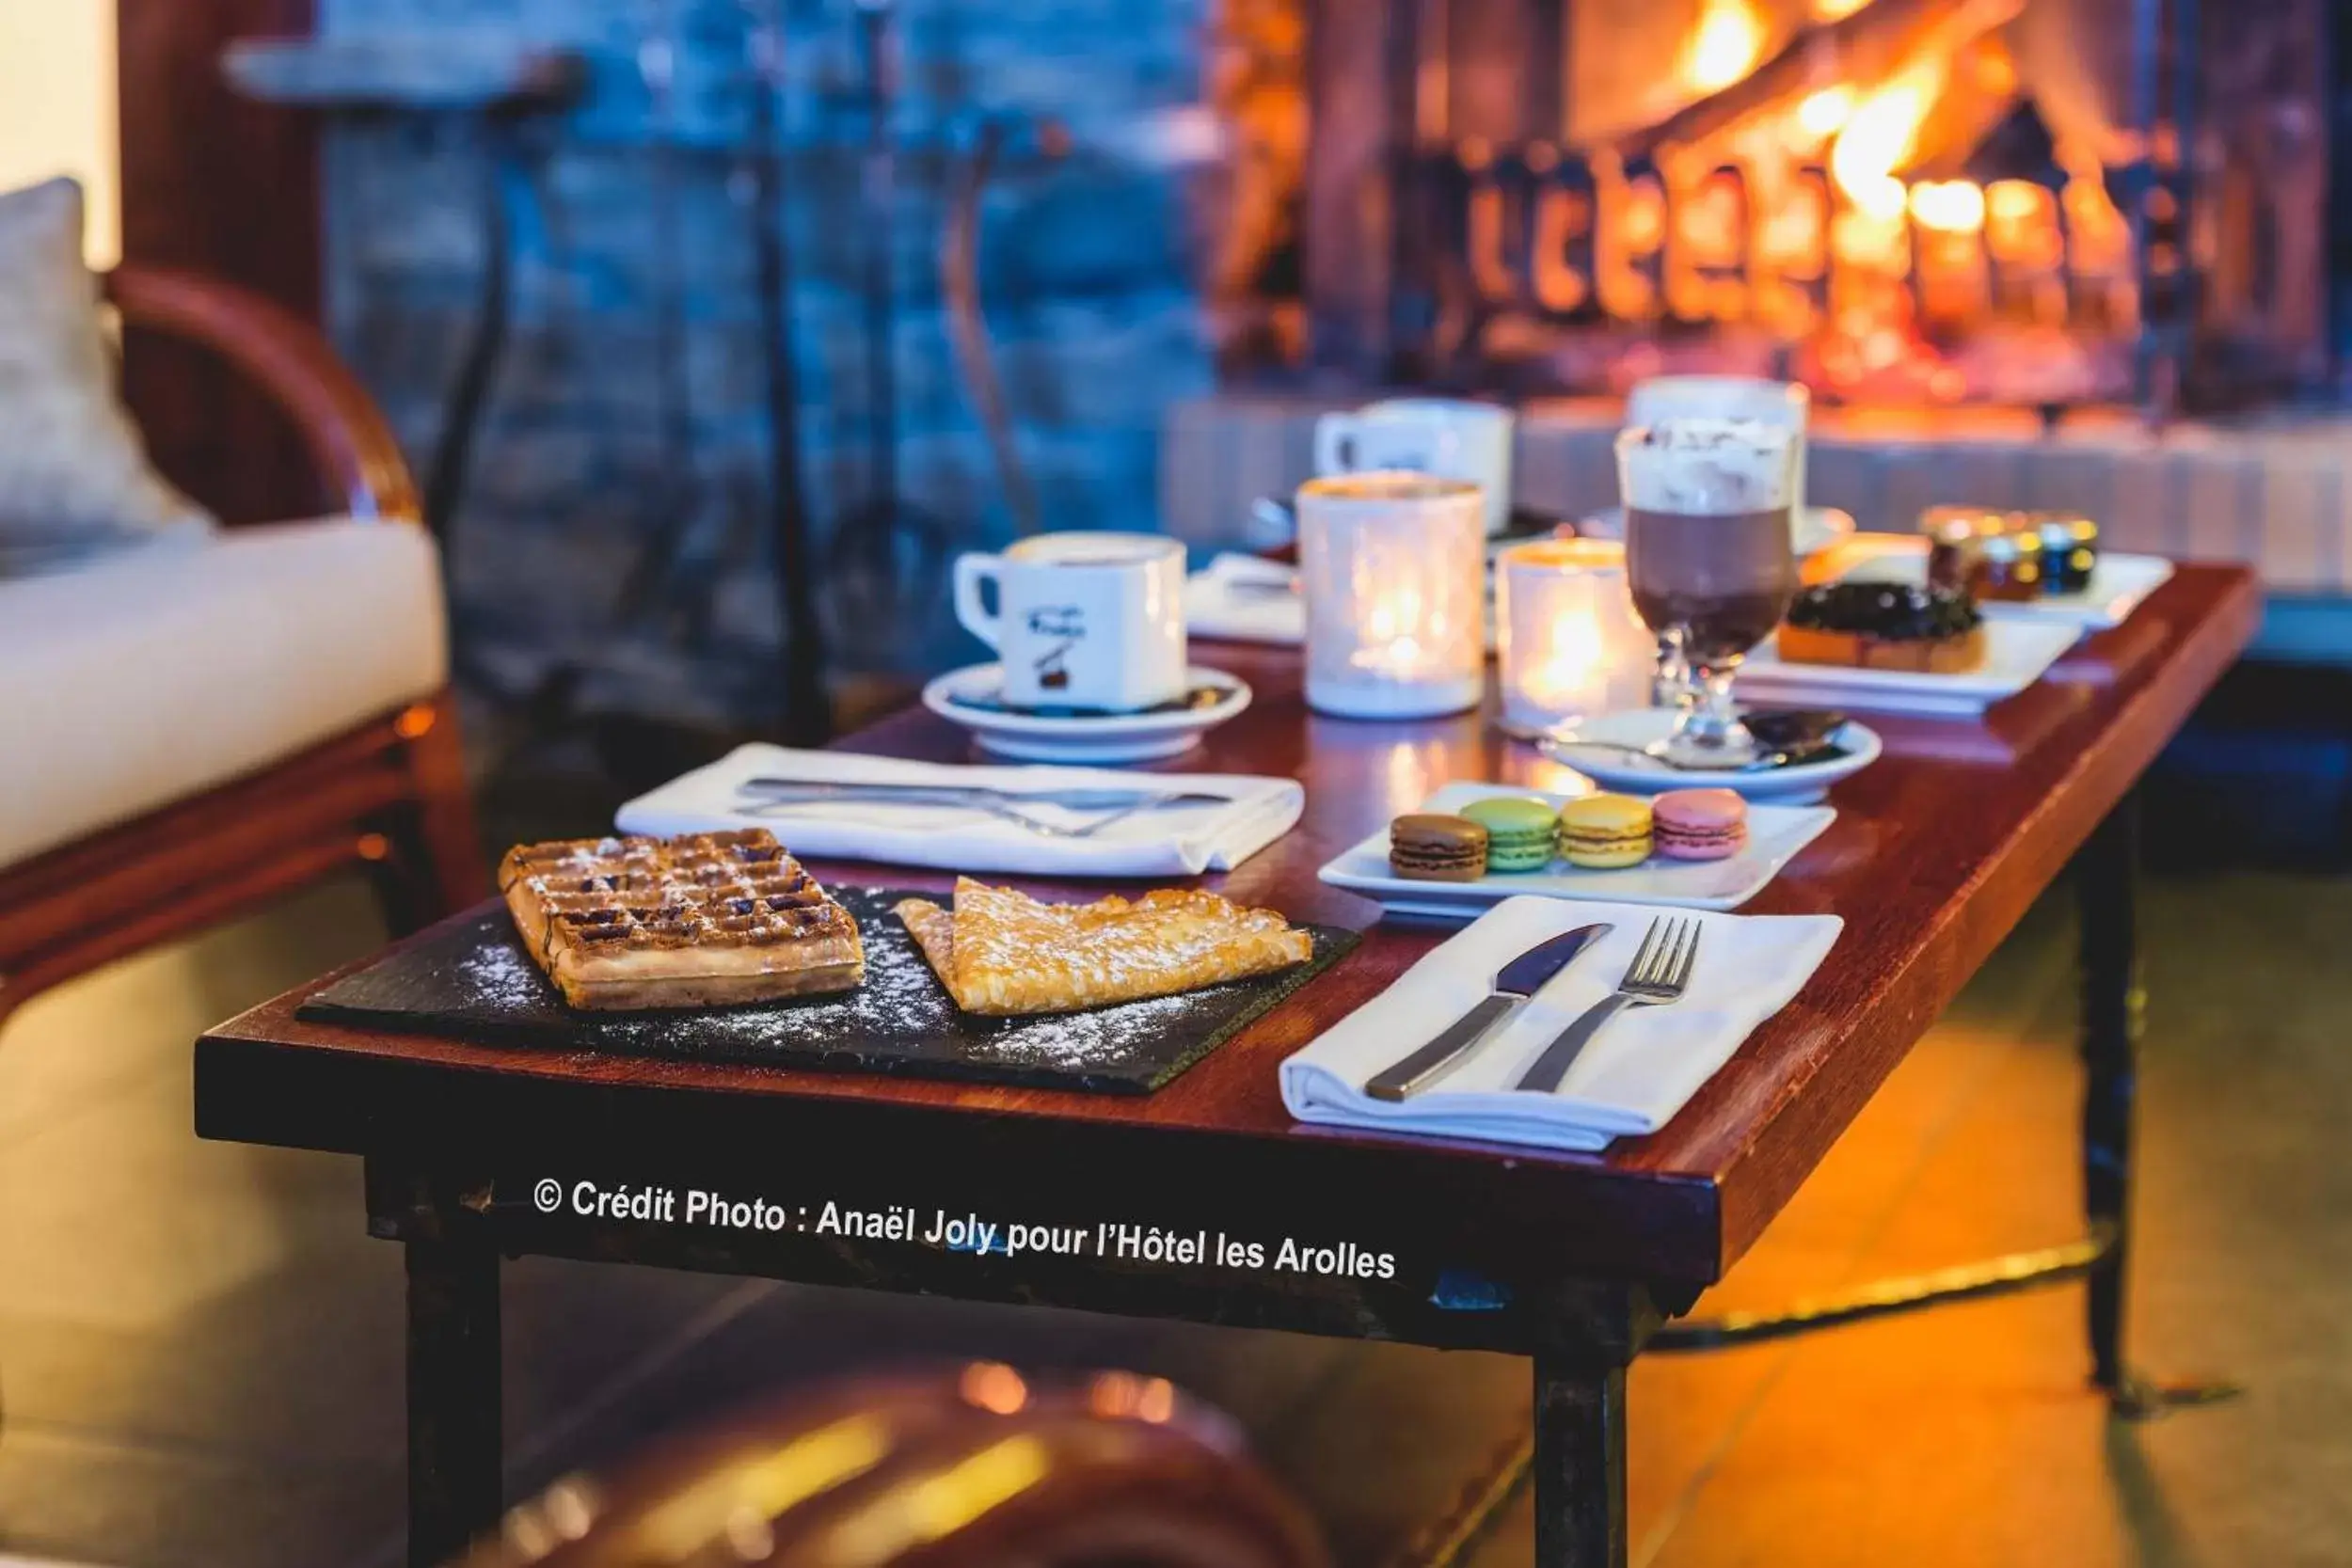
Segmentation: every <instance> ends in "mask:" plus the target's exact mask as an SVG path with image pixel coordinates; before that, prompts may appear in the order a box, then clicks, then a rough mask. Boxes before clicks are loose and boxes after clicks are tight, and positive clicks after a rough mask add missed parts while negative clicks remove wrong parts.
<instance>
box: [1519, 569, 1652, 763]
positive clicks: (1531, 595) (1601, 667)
mask: <svg viewBox="0 0 2352 1568" xmlns="http://www.w3.org/2000/svg"><path fill="white" fill-rule="evenodd" d="M1495 651H1496V657H1497V660H1498V664H1499V667H1500V670H1501V683H1502V720H1501V722H1502V728H1503V729H1504V730H1505V731H1506V732H1508V733H1509V734H1512V735H1516V736H1524V737H1530V738H1533V737H1534V736H1547V735H1561V734H1565V733H1566V732H1567V731H1569V730H1571V729H1573V728H1574V727H1575V725H1576V724H1577V722H1578V721H1581V720H1584V719H1589V718H1592V717H1593V716H1594V715H1596V714H1601V713H1608V712H1613V711H1614V710H1616V709H1619V708H1628V707H1642V706H1645V705H1647V702H1648V694H1649V686H1650V673H1651V667H1652V665H1653V664H1654V663H1655V662H1656V659H1657V657H1658V641H1657V639H1656V638H1655V637H1654V636H1652V635H1651V633H1650V630H1649V628H1648V627H1647V626H1644V625H1643V624H1642V618H1641V616H1640V615H1639V614H1638V613H1636V611H1635V610H1634V608H1633V596H1632V594H1631V593H1630V592H1629V590H1628V589H1627V586H1626V575H1625V546H1622V545H1618V544H1613V543H1608V542H1604V541H1601V540H1597V539H1541V540H1535V541H1533V542H1531V543H1529V544H1525V545H1514V546H1511V547H1510V548H1509V549H1507V550H1504V551H1503V552H1502V555H1501V556H1499V557H1498V558H1497V559H1496V561H1495Z"/></svg>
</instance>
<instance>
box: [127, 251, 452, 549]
mask: <svg viewBox="0 0 2352 1568" xmlns="http://www.w3.org/2000/svg"><path fill="white" fill-rule="evenodd" d="M105 289H106V297H107V299H108V300H110V301H111V302H113V304H114V306H115V308H116V309H119V311H121V313H122V323H123V326H124V327H125V329H126V330H127V329H138V330H142V331H152V332H162V333H166V334H168V335H170V336H172V337H176V338H182V339H185V340H187V341H191V342H195V343H199V344H201V345H202V346H204V347H205V348H208V349H210V350H212V351H213V352H214V353H215V354H217V355H219V356H221V358H223V359H224V360H226V361H228V362H229V363H230V365H233V366H234V367H235V368H236V369H237V370H239V371H240V372H243V373H244V374H245V375H246V377H247V378H248V379H250V380H251V381H252V382H253V383H254V384H255V385H256V386H258V387H259V388H261V389H262V391H263V392H264V393H266V394H267V395H268V397H269V399H270V401H271V402H272V403H273V404H276V405H277V406H278V408H279V409H280V410H281V411H283V412H284V414H285V415H286V417H287V419H288V420H290V421H292V423H293V425H294V431H295V433H296V434H297V435H298V436H300V437H301V440H302V445H303V447H304V449H305V450H306V451H308V452H309V453H310V461H311V462H312V464H313V465H315V466H316V467H317V469H318V473H319V478H320V480H321V481H322V483H325V484H326V487H327V489H328V491H329V492H330V493H331V494H332V495H334V496H335V497H337V498H338V499H339V500H340V502H341V505H342V510H343V511H345V512H347V513H349V514H350V515H352V516H355V517H362V518H369V519H379V518H380V519H396V520H400V521H405V522H420V521H421V520H422V519H423V515H424V511H423V507H422V506H421V503H420V502H419V499H418V496H417V483H416V480H415V478H414V477H413V476H412V475H411V474H410V473H409V471H408V460H407V459H406V458H405V457H404V456H403V455H401V451H400V443H399V442H398V441H397V440H396V439H394V438H393V436H392V430H391V426H390V425H389V424H388V423H386V422H385V420H384V415H383V412H382V410H380V409H378V408H377V407H376V405H375V400H374V399H373V398H372V397H370V396H369V395H368V392H367V388H364V387H362V386H360V385H359V382H358V378H357V377H356V376H354V375H353V374H352V373H351V372H350V370H349V369H348V368H347V367H345V365H344V364H343V362H342V359H341V358H339V357H338V356H336V353H335V351H334V349H333V348H332V347H331V346H330V345H329V344H328V343H327V341H326V339H325V338H324V337H322V336H321V335H320V334H319V332H318V330H317V328H315V327H313V326H311V325H310V323H308V322H306V321H304V320H303V319H302V318H301V317H299V316H297V315H295V314H294V312H293V311H291V310H288V309H285V308H284V307H283V306H281V305H278V304H277V303H276V302H275V301H272V300H269V299H264V298H263V297H262V296H261V295H259V294H256V293H250V292H248V291H246V290H245V289H241V288H238V287H237V286H235V285H234V284H230V283H223V282H221V281H219V280H218V279H217V278H211V277H204V276H202V275H201V274H199V273H194V272H185V271H182V270H180V269H177V268H172V267H153V266H144V265H139V264H135V263H126V264H124V265H122V266H119V267H117V268H115V269H114V270H113V271H112V272H110V273H108V274H107V275H106V277H105Z"/></svg>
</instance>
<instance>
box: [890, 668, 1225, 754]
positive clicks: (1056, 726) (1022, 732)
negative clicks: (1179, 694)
mask: <svg viewBox="0 0 2352 1568" xmlns="http://www.w3.org/2000/svg"><path fill="white" fill-rule="evenodd" d="M1184 684H1185V687H1186V689H1187V691H1188V695H1187V697H1186V698H1185V699H1184V701H1182V702H1181V703H1180V704H1178V705H1172V706H1169V707H1167V708H1151V709H1147V710H1145V711H1144V712H1141V713H1087V714H1074V713H1073V714H1048V713H1034V712H1027V711H1024V710H1022V709H1017V708H1009V707H1005V706H1002V705H1000V703H999V700H998V697H997V693H998V692H1000V691H1001V690H1003V689H1004V668H1003V666H1001V665H997V664H973V665H967V666H965V667H964V668H963V669H961V670H950V671H949V672H947V673H946V674H944V675H941V676H940V677H938V678H937V679H936V680H934V681H932V682H931V683H930V685H928V686H926V687H925V688H923V705H924V706H925V707H927V708H930V710H931V711H932V712H933V713H936V714H938V715H939V716H940V717H941V718H942V719H945V720H946V721H948V722H949V723H951V724H958V725H961V726H962V727H963V728H964V729H966V730H969V731H971V732H972V738H973V740H974V741H975V742H976V743H977V744H978V746H979V748H980V750H982V751H984V752H994V753H995V754H996V755H998V756H1003V757H1018V758H1020V759H1021V760H1022V761H1024V762H1070V763H1114V762H1155V761H1158V760H1159V759H1161V758H1163V757H1173V756H1182V755H1183V754H1184V752H1189V751H1191V750H1192V749H1193V748H1194V747H1195V746H1198V745H1200V737H1201V736H1204V735H1206V734H1207V733H1208V732H1209V731H1211V730H1213V729H1215V728H1216V726H1217V725H1219V724H1222V723H1223V722H1225V721H1227V720H1228V719H1231V718H1232V717H1233V715H1235V714H1237V713H1239V712H1240V711H1241V710H1242V709H1244V708H1246V707H1248V705H1249V696H1250V693H1249V686H1248V682H1246V681H1244V680H1242V678H1241V677H1240V676H1238V675H1229V674H1226V673H1224V672H1222V671H1219V670H1206V669H1202V668H1201V667H1200V666H1199V665H1194V666H1192V667H1191V668H1190V669H1187V670H1186V671H1185V672H1184Z"/></svg>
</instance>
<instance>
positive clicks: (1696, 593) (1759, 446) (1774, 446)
mask: <svg viewBox="0 0 2352 1568" xmlns="http://www.w3.org/2000/svg"><path fill="white" fill-rule="evenodd" d="M1801 450H1802V447H1801V443H1800V440H1799V438H1798V437H1796V436H1795V435H1794V433H1793V432H1791V431H1789V430H1788V429H1787V428H1785V427H1778V426H1774V425H1771V424H1767V423H1764V422H1761V421H1758V420H1721V419H1703V418H1682V419H1667V420H1661V421H1660V422H1658V423H1657V424H1654V425H1637V426H1634V427H1632V428H1630V429H1628V430H1626V431H1624V432H1622V433H1620V434H1619V436H1618V437H1617V483H1618V487H1619V490H1620V493H1621V495H1622V497H1623V499H1624V503H1625V549H1626V576H1627V580H1628V584H1629V587H1630V588H1631V589H1632V591H1633V605H1634V608H1635V609H1636V610H1639V611H1640V612H1641V616H1642V619H1643V621H1644V622H1645V624H1647V626H1649V628H1650V630H1651V631H1653V632H1656V633H1657V634H1658V635H1659V637H1660V640H1661V642H1662V643H1667V644H1670V645H1672V646H1675V647H1678V648H1679V649H1680V651H1681V653H1682V656H1683V657H1685V658H1686V659H1688V660H1689V664H1690V669H1691V673H1692V681H1693V685H1694V687H1695V691H1694V694H1693V699H1692V702H1690V703H1689V704H1687V705H1684V707H1683V708H1682V711H1681V712H1680V713H1679V714H1678V715H1677V717H1676V720H1675V728H1674V734H1673V735H1672V736H1669V737H1668V739H1667V740H1666V741H1665V743H1664V744H1663V746H1662V748H1661V754H1662V755H1663V756H1665V758H1666V759H1667V760H1668V761H1670V762H1674V763H1677V764H1678V765H1680V766H1683V767H1687V768H1741V767H1745V766H1746V765H1747V764H1749V763H1751V762H1753V761H1755V760H1756V757H1757V756H1758V755H1759V754H1760V748H1758V746H1757V745H1756V737H1755V736H1752V735H1750V734H1749V733H1748V728H1747V726H1746V725H1745V724H1743V723H1741V722H1740V715H1739V710H1738V709H1737V708H1736V707H1735V706H1734V705H1733V704H1732V700H1731V682H1732V677H1733V676H1734V675H1736V674H1737V673H1739V670H1740V664H1741V662H1742V661H1744V660H1745V659H1746V657H1747V655H1748V650H1750V649H1751V648H1753V647H1755V646H1756V644H1757V643H1758V642H1761V641H1764V639H1765V638H1766V637H1767V636H1769V635H1770V634H1771V632H1772V628H1773V627H1774V626H1778V625H1779V624H1780V620H1781V617H1782V616H1783V615H1784V614H1785V613H1787V611H1788V601H1789V600H1790V599H1791V598H1793V597H1795V595H1796V592H1797V561H1796V554H1795V551H1794V550H1793V549H1792V547H1791V546H1790V543H1789V519H1790V515H1791V511H1792V508H1793V507H1794V505H1795V503H1796V487H1797V473H1798V467H1797V454H1798V452H1799V451H1801Z"/></svg>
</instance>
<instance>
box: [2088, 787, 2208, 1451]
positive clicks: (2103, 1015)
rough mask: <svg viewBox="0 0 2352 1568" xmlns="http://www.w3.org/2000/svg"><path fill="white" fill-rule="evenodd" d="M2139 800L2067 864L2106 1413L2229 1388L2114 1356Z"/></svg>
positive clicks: (2135, 1412)
mask: <svg viewBox="0 0 2352 1568" xmlns="http://www.w3.org/2000/svg"><path fill="white" fill-rule="evenodd" d="M2138 870H2139V797H2138V795H2137V793H2134V794H2131V795H2126V796H2125V797H2123V799H2122V801H2121V802H2119V803H2118V804H2117V806H2116V808H2115V809H2114V810H2113V811H2111V812H2109V813H2108V814H2107V817H2106V821H2104V822H2102V823H2100V824H2099V826H2098V827H2097V828H2096V829H2095V830H2093V831H2092V832H2091V835H2090V840H2089V842H2087V843H2086V844H2084V846H2083V847H2082V851H2081V853H2080V854H2079V855H2077V856H2076V858H2075V863H2074V898H2075V904H2076V908H2077V911H2078V918H2079V920H2080V922H2081V938H2080V940H2081V944H2082V945H2081V954H2080V965H2081V980H2082V1053H2083V1066H2084V1069H2085V1072H2086V1082H2085V1085H2084V1089H2083V1121H2082V1132H2083V1150H2082V1154H2083V1211H2084V1212H2085V1214H2086V1215H2087V1216H2088V1217H2089V1219H2090V1228H2091V1233H2092V1234H2093V1235H2095V1236H2100V1237H2102V1238H2104V1239H2105V1240H2106V1248H2105V1250H2104V1251H2103V1252H2102V1253H2101V1254H2100V1256H2099V1258H2098V1259H2097V1260H2096V1261H2095V1262H2093V1263H2092V1264H2091V1266H2090V1271H2089V1280H2090V1291H2089V1292H2088V1297H2089V1299H2088V1318H2087V1326H2088V1327H2089V1329H2090V1366H2091V1373H2090V1375H2091V1379H2092V1381H2093V1382H2095V1383H2096V1384H2097V1385H2098V1386H2099V1387H2100V1388H2101V1389H2102V1390H2104V1391H2105V1392H2106V1396H2107V1400H2108V1402H2109V1403H2110V1404H2111V1405H2112V1406H2113V1408H2114V1410H2115V1413H2116V1414H2117V1415H2119V1416H2122V1417H2123V1418H2125V1419H2127V1420H2145V1419H2147V1418H2150V1417H2153V1416H2159V1415H2162V1414H2163V1413H2164V1412H2165V1411H2167V1410H2170V1409H2173V1408H2176V1407H2178V1406H2180V1405H2185V1404H2205V1403H2210V1402H2213V1401H2215V1400H2218V1399H2227V1398H2229V1397H2230V1396H2231V1395H2233V1394H2235V1393H2236V1392H2238V1389H2237V1387H2236V1386H2235V1385H2233V1384H2227V1383H2195V1384H2178V1385H2162V1384H2158V1383H2155V1382H2153V1380H2151V1379H2149V1378H2147V1377H2145V1376H2143V1375H2142V1374H2140V1373H2138V1372H2137V1371H2134V1370H2132V1368H2131V1366H2130V1364H2129V1362H2127V1361H2126V1360H2125V1358H2124V1354H2123V1325H2124V1294H2125V1286H2126V1283H2127V1280H2128V1275H2127V1273H2126V1270H2127V1269H2128V1267H2129V1263H2130V1259H2131V1235H2132V1215H2131V1207H2132V1202H2131V1200H2132V1122H2133V1113H2134V1109H2135V1107H2136V1105H2137V1100H2138V1091H2139V1034H2140V1022H2141V1015H2142V1011H2143V1008H2144V1006H2145V1004H2146V1000H2147V998H2146V993H2145V992H2143V991H2142V990H2140V986H2139V948H2138V930H2137V912H2136V900H2137V879H2138Z"/></svg>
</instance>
